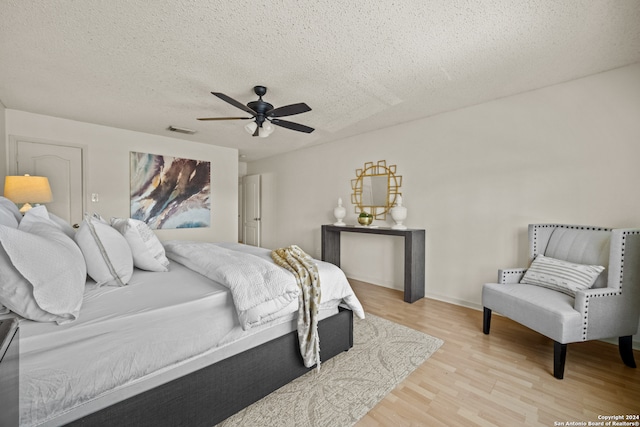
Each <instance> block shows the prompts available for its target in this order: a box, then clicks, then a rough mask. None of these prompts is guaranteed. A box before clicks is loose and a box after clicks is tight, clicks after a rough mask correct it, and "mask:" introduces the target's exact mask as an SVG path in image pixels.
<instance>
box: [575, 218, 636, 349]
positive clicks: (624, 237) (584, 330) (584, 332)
mask: <svg viewBox="0 0 640 427" xmlns="http://www.w3.org/2000/svg"><path fill="white" fill-rule="evenodd" d="M604 230H606V229H604ZM606 231H608V230H606ZM629 234H640V231H624V232H623V233H622V261H621V262H620V289H619V290H618V291H615V292H607V293H606V294H600V295H592V296H591V297H587V300H586V301H585V310H584V320H583V326H582V341H586V340H587V328H588V326H589V325H588V321H587V311H588V310H589V300H590V299H591V298H598V297H613V296H616V295H620V294H622V283H623V282H622V279H623V276H624V248H625V243H626V240H627V235H629Z"/></svg>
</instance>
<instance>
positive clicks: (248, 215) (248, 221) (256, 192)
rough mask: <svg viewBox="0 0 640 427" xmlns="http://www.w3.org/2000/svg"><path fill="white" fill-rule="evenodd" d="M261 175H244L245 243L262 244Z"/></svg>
mask: <svg viewBox="0 0 640 427" xmlns="http://www.w3.org/2000/svg"><path fill="white" fill-rule="evenodd" d="M260 221H261V218H260V175H248V176H245V177H244V232H243V235H244V243H245V244H247V245H252V246H260Z"/></svg>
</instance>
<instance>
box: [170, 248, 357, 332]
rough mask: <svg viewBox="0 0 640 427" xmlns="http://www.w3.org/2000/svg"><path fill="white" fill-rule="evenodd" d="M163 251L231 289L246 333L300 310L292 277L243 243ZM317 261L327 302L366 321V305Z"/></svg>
mask: <svg viewBox="0 0 640 427" xmlns="http://www.w3.org/2000/svg"><path fill="white" fill-rule="evenodd" d="M164 247H165V250H166V254H167V257H169V258H170V259H173V260H174V261H177V262H179V263H181V264H184V265H186V266H187V267H189V268H190V269H192V270H194V271H197V272H198V273H200V274H202V275H204V276H207V277H209V278H210V279H212V280H215V281H216V282H218V283H221V284H223V285H224V286H226V287H228V288H229V289H230V290H231V293H232V296H233V300H234V303H235V306H236V310H237V312H238V317H239V319H240V324H241V325H242V327H243V328H244V329H245V330H248V329H250V328H252V327H255V326H259V325H262V324H265V323H267V322H270V321H272V320H274V319H278V318H279V317H282V316H286V315H288V314H290V313H291V312H292V309H293V310H294V311H295V310H297V308H298V304H297V298H298V295H299V293H300V289H299V288H298V285H297V283H296V279H295V277H294V275H293V274H292V273H291V272H289V271H287V270H285V269H284V268H281V267H279V266H278V265H276V264H275V263H274V262H273V260H272V259H271V251H270V250H268V249H265V248H259V247H255V246H248V245H243V244H239V243H205V242H188V241H178V240H172V241H169V242H165V243H164ZM248 258H251V259H248ZM315 262H316V265H317V267H318V274H319V276H320V286H321V289H322V298H323V301H332V300H335V299H339V300H344V302H345V304H346V305H347V306H348V307H349V308H350V309H351V310H352V311H353V312H354V313H355V314H356V315H357V316H358V317H360V318H364V310H363V309H362V305H360V302H359V301H358V299H357V298H356V297H355V294H354V293H353V291H352V289H351V286H350V285H349V282H348V281H347V278H346V276H345V275H344V273H343V272H342V270H340V269H339V268H338V267H336V266H335V265H333V264H330V263H327V262H322V261H318V260H315Z"/></svg>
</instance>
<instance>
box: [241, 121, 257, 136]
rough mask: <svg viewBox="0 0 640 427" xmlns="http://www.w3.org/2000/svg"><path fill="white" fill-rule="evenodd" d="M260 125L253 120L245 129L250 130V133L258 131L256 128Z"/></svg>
mask: <svg viewBox="0 0 640 427" xmlns="http://www.w3.org/2000/svg"><path fill="white" fill-rule="evenodd" d="M257 127H258V125H257V123H256V122H251V123H249V124H247V125H246V126H245V127H244V129H245V130H246V131H247V132H249V133H250V134H253V133H254V132H255V131H256V128H257Z"/></svg>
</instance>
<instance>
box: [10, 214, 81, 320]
mask: <svg viewBox="0 0 640 427" xmlns="http://www.w3.org/2000/svg"><path fill="white" fill-rule="evenodd" d="M0 245H1V246H2V250H1V251H0V278H1V280H0V303H1V304H3V305H5V306H6V307H7V308H9V309H10V310H12V311H14V312H15V313H17V314H19V315H21V316H23V317H25V318H27V319H31V320H36V321H43V322H47V321H54V320H55V321H57V322H58V323H66V322H70V321H73V320H75V319H77V317H78V314H79V312H80V307H81V305H82V297H83V293H84V287H85V282H86V278H87V270H86V267H85V264H84V259H83V257H82V252H80V249H79V248H78V246H77V245H76V244H75V243H74V242H73V240H71V239H70V238H69V237H67V236H66V235H65V234H64V233H63V232H62V231H61V230H60V229H59V228H58V227H57V226H56V225H55V224H54V223H53V222H52V221H51V220H50V219H49V217H48V213H47V210H46V208H45V207H44V206H38V207H36V208H33V209H31V210H29V211H28V212H27V213H26V214H25V216H24V218H23V219H22V221H20V225H19V227H18V229H14V228H10V227H6V226H0Z"/></svg>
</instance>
